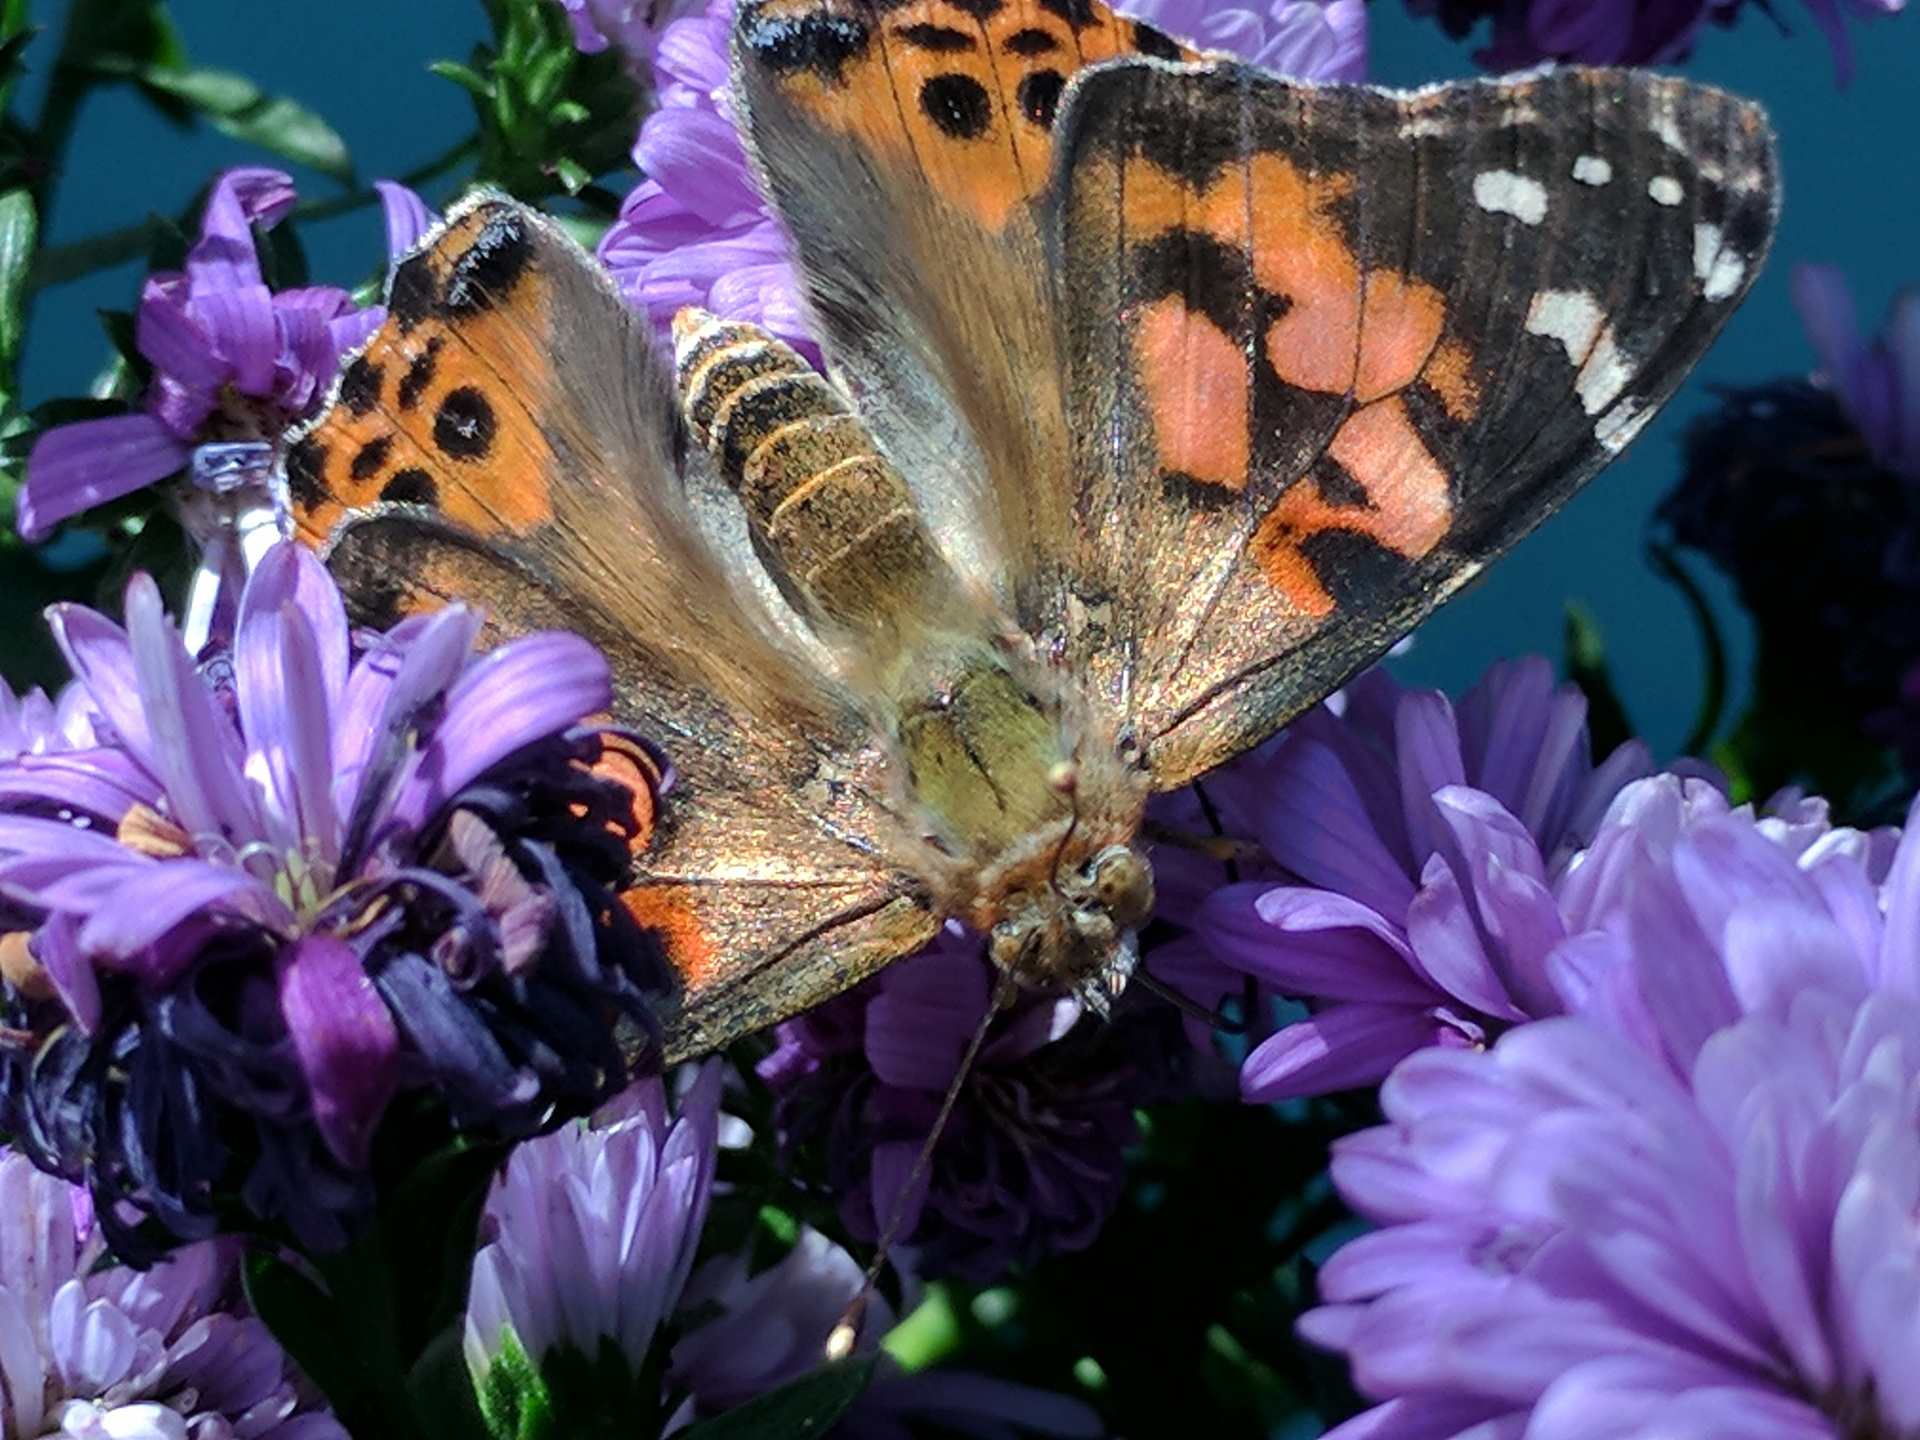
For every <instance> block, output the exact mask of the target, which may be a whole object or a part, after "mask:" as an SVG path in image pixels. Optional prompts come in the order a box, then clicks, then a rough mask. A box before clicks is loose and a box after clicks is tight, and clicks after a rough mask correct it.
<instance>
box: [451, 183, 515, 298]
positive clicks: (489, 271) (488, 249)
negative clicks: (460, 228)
mask: <svg viewBox="0 0 1920 1440" xmlns="http://www.w3.org/2000/svg"><path fill="white" fill-rule="evenodd" d="M532 260H533V234H532V232H531V231H530V230H529V229H528V226H527V217H526V216H525V215H523V214H521V213H520V212H519V211H517V210H509V209H506V208H504V207H503V208H501V209H499V210H496V211H495V212H493V213H492V214H490V215H488V216H487V218H486V219H485V220H484V221H482V222H481V225H480V231H479V233H478V234H477V235H475V236H474V237H473V242H472V244H470V245H469V246H468V247H467V248H466V250H465V251H463V252H462V253H461V255H460V258H459V259H457V260H455V261H454V262H453V273H452V274H451V275H449V276H448V277H447V290H446V294H445V295H444V296H442V297H441V305H442V307H443V309H444V310H445V312H446V313H447V314H449V315H475V314H479V313H481V312H483V311H486V310H491V309H492V308H493V307H494V306H495V305H498V304H499V303H500V302H501V301H502V300H504V299H506V298H507V296H508V295H509V294H510V293H511V292H512V290H513V288H514V286H515V285H517V284H519V282H520V277H521V276H522V275H523V274H525V273H526V269H527V266H528V265H529V264H531V263H532Z"/></svg>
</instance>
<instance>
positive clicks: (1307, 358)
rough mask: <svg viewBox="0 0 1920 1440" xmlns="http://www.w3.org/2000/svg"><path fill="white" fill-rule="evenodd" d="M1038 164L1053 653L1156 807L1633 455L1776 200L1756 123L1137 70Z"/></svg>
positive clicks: (1081, 97)
mask: <svg viewBox="0 0 1920 1440" xmlns="http://www.w3.org/2000/svg"><path fill="white" fill-rule="evenodd" d="M1056 143H1057V145H1058V147H1059V156H1058V172H1057V176H1058V178H1057V186H1058V188H1057V191H1056V192H1055V194H1054V196H1053V199H1054V201H1055V202H1056V204H1057V208H1056V209H1054V210H1052V211H1050V212H1049V217H1050V219H1051V221H1052V223H1053V224H1055V225H1056V226H1057V230H1056V232H1055V234H1056V237H1057V253H1058V254H1059V255H1060V256H1061V257H1062V265H1063V272H1062V279H1061V284H1060V293H1061V295H1062V306H1063V311H1064V323H1065V333H1066V338H1065V341H1064V344H1063V349H1064V351H1065V354H1066V364H1067V372H1068V383H1067V388H1068V393H1069V394H1070V395H1071V396H1072V397H1073V399H1072V409H1071V415H1070V426H1069V428H1070V430H1071V432H1072V434H1073V435H1074V436H1075V438H1076V454H1075V464H1074V470H1075V474H1076V476H1077V481H1078V485H1079V492H1078V498H1077V502H1076V507H1075V520H1076V524H1077V527H1078V548H1077V551H1076V558H1075V560H1074V562H1073V564H1072V566H1071V575H1070V582H1069V583H1070V585H1071V589H1072V592H1073V596H1072V604H1071V605H1070V607H1069V611H1070V613H1069V617H1068V629H1069V631H1070V634H1069V637H1068V638H1067V640H1066V642H1065V646H1064V648H1065V651H1066V653H1067V654H1068V655H1069V656H1070V657H1072V661H1073V663H1076V664H1081V665H1084V666H1086V667H1087V668H1088V669H1089V670H1090V671H1091V672H1092V673H1093V675H1094V677H1095V679H1096V683H1097V684H1098V686H1099V688H1100V689H1101V690H1103V691H1104V693H1106V694H1108V695H1110V696H1112V697H1113V698H1114V700H1115V702H1116V703H1118V704H1121V705H1122V706H1123V707H1124V708H1125V709H1126V710H1127V711H1128V713H1129V714H1130V715H1131V716H1132V718H1133V723H1134V724H1135V726H1136V727H1137V729H1138V731H1139V732H1140V734H1141V736H1142V739H1143V742H1144V743H1145V745H1146V747H1147V750H1148V754H1149V757H1150V759H1151V762H1152V764H1153V769H1154V781H1155V784H1156V786H1157V787H1158V788H1167V787H1170V786H1173V785H1177V784H1180V783H1183V782H1184V781H1185V780H1187V779H1190V778H1191V777H1192V776H1193V775H1195V774H1197V773H1198V772H1199V771H1201V770H1203V769H1205V768H1207V767H1209V766H1211V765H1214V764H1217V763H1219V762H1220V761H1221V760H1224V759H1226V758H1227V757H1229V756H1231V755H1233V754H1235V753H1237V752H1239V751H1240V750H1242V749H1245V748H1246V747H1247V746H1249V745H1251V744H1253V743H1254V742H1256V741H1257V740H1259V739H1261V738H1263V737H1264V736H1266V735H1268V734H1270V733H1271V732H1272V731H1273V730H1274V729H1276V728H1278V726H1280V725H1281V724H1283V723H1285V721H1286V720H1287V719H1288V718H1290V717H1291V716H1293V715H1294V714H1297V713H1298V712H1299V711H1300V710H1302V709H1304V708H1305V707H1306V706H1308V705H1310V704H1312V703H1313V702H1314V701H1315V700H1317V699H1318V698H1319V697H1320V696H1322V695H1324V694H1325V693H1326V692H1327V691H1328V690H1329V689H1330V688H1332V687H1333V686H1335V685H1337V684H1339V683H1340V682H1341V681H1343V680H1344V679H1345V678H1346V677H1347V676H1348V675H1350V674H1351V673H1353V671H1354V670H1355V669H1357V668H1358V667H1360V666H1361V665H1363V664H1365V663H1367V662H1368V661H1370V660H1372V659H1374V658H1376V657H1377V656H1378V655H1379V654H1381V653H1382V652H1383V651H1385V649H1386V648H1387V647H1388V646H1389V645H1390V644H1392V642H1393V641H1394V640H1395V639H1396V638H1398V637H1399V636H1400V635H1403V634H1405V633H1406V631H1407V630H1409V629H1410V628H1411V627H1412V626H1413V625H1414V624H1416V623H1417V622H1418V621H1419V620H1420V619H1422V618H1423V617H1424V616H1425V615H1426V614H1427V613H1428V612H1429V611H1430V610H1431V609H1432V608H1433V607H1434V606H1435V605H1437V604H1438V603H1439V602H1440V601H1441V600H1443V599H1444V598H1445V597H1446V596H1447V595H1448V594H1450V593H1451V592H1452V591H1453V590H1454V589H1456V588H1457V587H1458V586H1459V585H1461V584H1462V583H1464V582H1465V581H1467V580H1468V579H1470V578H1471V577H1472V576H1473V575H1474V574H1475V573H1477V572H1478V570H1479V569H1480V568H1481V567H1482V566H1483V565H1485V564H1486V563H1487V562H1488V561H1489V560H1491V559H1492V558H1494V557H1495V556H1497V555H1498V554H1500V553H1501V552H1502V551H1503V550H1505V549H1506V548H1507V547H1508V546H1509V545H1511V544H1512V543H1513V542H1514V541H1515V540H1516V539H1518V538H1519V537H1520V536H1521V535H1523V534H1524V533H1526V531H1528V530H1530V529H1531V528H1532V527H1533V526H1534V525H1535V524H1537V523H1538V522H1539V521H1540V520H1541V519H1542V518H1544V517H1545V516H1546V515H1547V514H1548V513H1550V512H1551V511H1552V510H1553V509H1554V508H1555V507H1556V506H1558V505H1559V504H1560V503H1561V502H1562V501H1563V500H1564V499H1565V498H1566V497H1567V496H1568V495H1570V494H1571V493H1572V492H1573V490H1574V489H1576V488H1577V487H1578V486H1579V485H1580V484H1582V483H1583V482H1584V481H1585V480H1586V479H1588V478H1589V477H1590V476H1591V475H1592V474H1593V473H1594V472H1596V471H1597V470H1599V469H1600V468H1601V466H1603V465H1604V464H1606V463H1607V461H1608V460H1610V459H1611V458H1612V457H1613V456H1614V455H1615V454H1617V453H1618V451H1619V450H1620V449H1621V448H1622V447H1623V446H1624V445H1625V443H1626V442H1627V441H1628V440H1629V439H1630V438H1631V437H1632V435H1633V434H1634V433H1635V432H1636V431H1637V430H1638V429H1639V427H1640V426H1641V425H1642V424H1643V423H1644V422H1645V420H1646V419H1647V418H1648V417H1649V416H1650V415H1651V414H1652V412H1653V410H1654V409H1656V408H1657V407H1658V406H1659V405H1660V404H1661V403H1662V402H1663V401H1664V400H1666V399H1667V397H1668V396H1669V395H1670V394H1671V393H1672V391H1673V390H1674V388H1675V387H1676V386H1677V385H1678V384H1679V381H1680V379H1681V378H1682V376H1684V374H1685V373H1686V371H1687V370H1688V369H1689V368H1690V367H1691V366H1692V365H1693V363H1694V362H1695V361H1696V360H1697V359H1698V358H1699V356H1700V355H1701V354H1702V353H1703V352H1704V350H1705V349H1706V347H1707V345H1708V343H1709V342H1710V341H1711V340H1712V338H1713V336H1714V335H1715V334H1716V333H1717V332H1718V330H1719V328H1720V326H1721V324H1722V322H1723V321H1724V320H1725V319H1726V317H1727V316H1728V315H1729V314H1730V313H1731V311H1732V309H1733V306H1734V305H1735V303H1736V302H1737V301H1738V300H1739V299H1740V297H1741V296H1742V295H1743V294H1744V293H1745V290H1746V288H1747V285H1748V283H1749V282H1750V281H1751V279H1752V277H1753V275H1754V273H1755V272H1756V270H1757V269H1758V266H1759V264H1760V261H1761V259H1762V257H1763V255H1764V252H1765V249H1766V245H1767V241H1768V238H1769V236H1770V234H1771V229H1772V223H1773V214H1774V206H1775V185H1774V173H1773V152H1772V141H1771V136H1770V134H1769V132H1768V130H1767V127H1766V125H1765V122H1764V119H1763V118H1762V117H1761V116H1760V113H1759V112H1758V110H1757V109H1756V108H1755V107H1752V106H1749V105H1745V104H1743V103H1741V102H1737V101H1735V100H1732V99H1731V98H1729V97H1727V96H1725V95H1723V94H1721V93H1719V92H1717V91H1713V90H1709V89H1706V88H1704V87H1701V86H1697V85H1692V84H1688V83H1686V82H1682V81H1677V80H1670V79H1665V78H1661V77H1657V76H1650V75H1644V74H1635V73H1630V72H1624V71H1578V70H1567V71H1560V72H1557V73H1553V74H1549V75H1546V76H1543V77H1538V78H1534V79H1528V80H1519V81H1507V82H1484V83H1478V84H1469V85H1450V86H1441V87H1435V88H1433V89H1430V90H1427V91H1422V92H1418V93H1416V94H1412V95H1393V94H1389V93H1387V92H1383V91H1376V90H1370V89H1366V88H1361V87H1352V86H1310V85H1302V84H1296V83H1292V82H1289V81H1286V80H1283V79H1280V78H1278V77H1275V76H1272V75H1267V74H1263V73H1261V72H1259V71H1255V70H1252V69H1249V68H1246V67H1244V66H1239V65H1233V64H1224V63H1222V64H1209V65H1169V64H1159V63H1153V62H1140V61H1134V62H1122V63H1118V64H1115V65H1111V66H1106V67H1102V68H1101V69H1099V70H1095V71H1091V72H1088V73H1087V74H1086V75H1084V76H1083V77H1082V78H1081V80H1080V81H1079V82H1078V83H1077V84H1076V86H1075V88H1074V91H1073V92H1072V93H1071V94H1070V96H1069V98H1068V101H1067V103H1066V105H1065V107H1064V108H1063V112H1062V116H1061V120H1060V124H1059V127H1058V132H1057V135H1056Z"/></svg>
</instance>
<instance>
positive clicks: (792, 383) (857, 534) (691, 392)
mask: <svg viewBox="0 0 1920 1440" xmlns="http://www.w3.org/2000/svg"><path fill="white" fill-rule="evenodd" d="M674 351H675V365H676V368H677V371H678V376H679V383H680V396H681V405H682V407H683V409H684V410H685V412H686V417H687V423H688V425H689V427H690V428H691V429H692V431H693V434H694V437H695V439H697V440H698V441H699V442H700V443H701V444H702V445H704V446H705V447H706V449H707V452H708V454H710V455H711V456H712V457H713V461H714V464H715V465H716V466H717V467H718V469H719V471H720V473H721V475H722V476H723V477H724V478H725V479H726V482H727V483H728V484H729V485H731V486H732V487H733V488H734V490H735V491H736V492H737V493H738V494H739V496H740V500H741V503H742V505H743V506H744V507H745V509H746V512H747V518H748V520H749V522H750V523H751V524H752V526H753V528H754V531H755V532H756V535H757V537H758V539H759V540H760V542H761V543H762V545H763V546H764V547H765V550H766V551H767V552H768V554H769V557H770V558H771V560H772V562H773V564H774V566H775V567H777V569H778V570H779V572H780V578H781V579H783V580H784V581H785V582H786V585H785V588H786V590H787V592H788V594H789V596H790V597H792V598H795V599H796V600H797V602H798V603H799V604H800V606H801V608H802V609H803V611H804V612H805V613H806V616H807V619H808V620H809V621H811V622H812V623H813V624H814V625H815V626H816V627H822V628H824V629H826V631H827V632H828V633H829V634H831V633H832V632H833V631H834V630H836V629H837V630H840V631H843V632H844V631H852V632H855V633H857V634H858V635H860V636H861V638H862V640H863V641H864V648H866V649H867V650H868V652H869V653H872V652H873V651H875V650H876V649H878V650H882V651H884V650H892V649H896V648H897V647H898V646H899V645H901V644H902V643H903V637H904V636H905V635H907V634H912V633H914V632H915V631H917V630H919V629H923V628H924V627H925V625H926V622H927V620H928V619H929V618H930V617H936V616H944V615H946V614H948V613H950V611H951V607H952V600H953V596H954V595H955V593H956V591H957V584H956V581H955V578H954V575H953V572H952V570H951V568H950V567H949V566H948V564H947V562H946V560H945V558H944V557H943V556H942V555H941V554H940V551H939V548H938V547H937V546H936V545H935V544H934V541H933V537H932V535H931V534H930V533H929V532H928V530H927V525H926V521H925V520H924V519H923V518H922V516H921V514H920V511H919V509H918V507H917V506H916V505H915V504H914V500H913V494H912V492H911V491H910V490H909V489H908V488H907V482H906V480H905V479H904V478H903V477H902V476H901V474H900V472H899V470H898V469H896V468H895V467H894V464H893V462H892V461H890V460H888V459H887V457H886V456H884V455H882V454H881V453H880V452H879V449H878V447H877V446H876V445H875V443H874V439H873V436H872V434H871V433H870V432H869V431H868V430H867V427H866V426H865V424H863V423H862V422H861V420H860V418H859V416H857V415H855V414H854V413H853V411H852V410H851V409H850V408H849V406H848V405H847V402H846V401H845V400H844V399H843V398H841V396H840V393H839V392H838V391H837V390H835V389H834V388H833V386H832V385H830V384H828V383H827V381H826V380H825V379H824V378H822V377H821V376H820V375H818V374H816V373H815V372H814V370H813V369H812V368H811V367H810V366H808V364H807V362H806V361H805V360H803V359H801V357H800V356H799V355H798V354H796V353H795V352H794V350H793V349H792V348H791V347H790V346H788V345H786V344H784V343H783V342H781V341H779V340H776V339H775V338H774V337H773V336H771V335H769V334H767V333H766V332H765V331H764V330H761V329H760V328H759V327H757V326H754V325H747V324H742V323H738V322H734V321H722V320H718V319H716V318H715V317H713V316H712V315H709V314H707V313H706V312H705V311H700V310H684V311H682V312H681V313H680V315H679V316H678V317H677V318H676V319H675V321H674Z"/></svg>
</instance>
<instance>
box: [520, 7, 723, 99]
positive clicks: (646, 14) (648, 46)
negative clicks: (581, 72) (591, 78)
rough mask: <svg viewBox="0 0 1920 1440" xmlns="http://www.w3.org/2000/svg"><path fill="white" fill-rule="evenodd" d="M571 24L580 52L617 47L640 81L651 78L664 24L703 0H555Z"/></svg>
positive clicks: (693, 9)
mask: <svg viewBox="0 0 1920 1440" xmlns="http://www.w3.org/2000/svg"><path fill="white" fill-rule="evenodd" d="M557 3H558V4H559V5H560V7H561V8H562V9H563V10H565V11H566V12H567V22H568V23H569V24H570V25H572V26H573V43H574V45H575V47H576V48H577V49H578V50H579V51H580V53H581V54H583V55H598V54H600V53H601V52H602V51H603V50H609V49H612V50H618V51H619V52H620V57H621V59H622V60H623V61H624V62H625V64H626V69H627V73H628V74H629V75H631V76H632V77H633V78H634V79H635V80H637V81H640V82H641V83H642V84H644V83H646V82H647V81H649V80H650V79H652V78H653V59H654V54H655V52H656V51H657V50H658V49H659V46H660V37H661V34H662V32H663V31H664V30H665V29H666V27H667V26H668V25H670V24H672V23H673V22H674V21H675V20H678V19H680V18H681V17H682V16H686V15H692V14H695V13H697V12H698V11H699V10H701V9H702V8H703V7H704V6H705V4H706V0H664V3H663V0H557Z"/></svg>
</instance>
